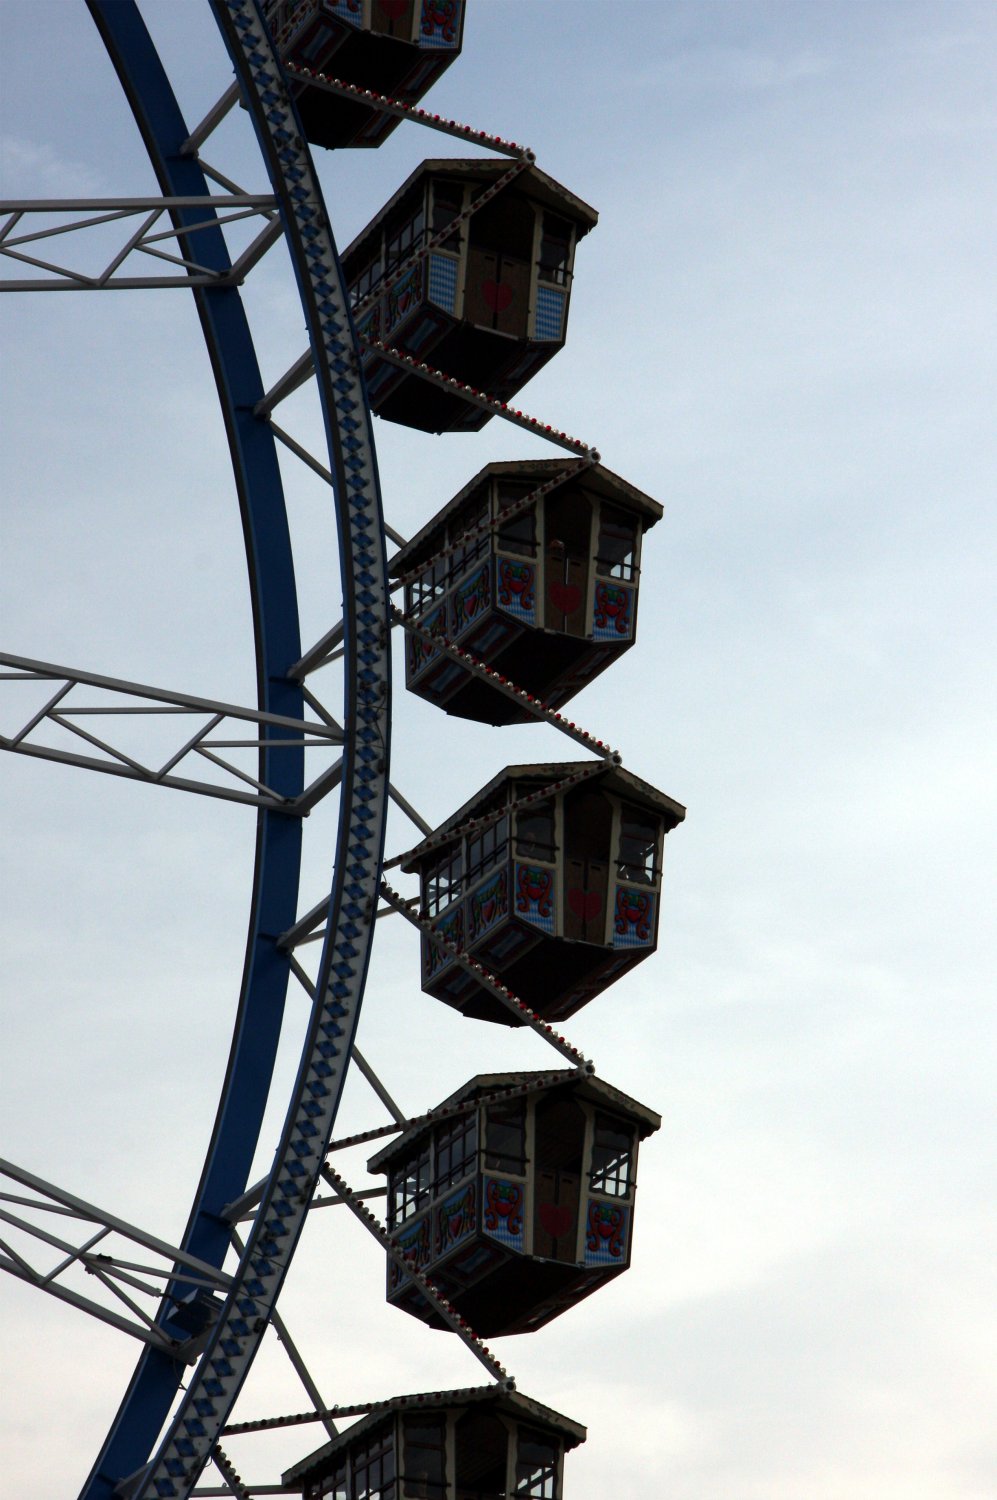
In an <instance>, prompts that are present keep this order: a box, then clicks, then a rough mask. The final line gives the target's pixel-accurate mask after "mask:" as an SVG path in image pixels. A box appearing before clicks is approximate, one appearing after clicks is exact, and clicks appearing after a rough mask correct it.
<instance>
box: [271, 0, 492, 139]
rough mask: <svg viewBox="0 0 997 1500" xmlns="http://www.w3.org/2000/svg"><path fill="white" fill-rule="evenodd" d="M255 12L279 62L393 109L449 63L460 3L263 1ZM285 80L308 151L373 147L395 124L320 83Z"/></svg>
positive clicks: (457, 41) (296, 76)
mask: <svg viewBox="0 0 997 1500" xmlns="http://www.w3.org/2000/svg"><path fill="white" fill-rule="evenodd" d="M263 13H264V16H265V17H266V20H267V24H268V25H269V27H270V31H271V34H272V36H273V38H274V41H275V42H276V45H277V51H278V53H279V54H280V56H281V58H282V59H283V60H284V61H285V62H288V63H292V64H294V66H295V68H299V69H307V70H308V72H309V73H311V74H313V75H314V74H320V73H324V74H326V75H327V76H328V77H331V78H336V79H339V80H340V81H341V82H343V83H348V84H352V85H353V86H354V87H355V88H360V89H371V90H373V91H374V93H377V94H387V95H388V96H389V97H390V98H392V99H395V100H397V101H398V102H399V103H401V104H415V103H417V102H418V100H420V99H421V98H422V97H423V95H424V94H425V93H426V91H427V89H429V88H430V87H431V86H432V85H433V84H434V83H435V82H436V80H437V78H439V76H440V74H441V73H442V72H443V71H444V69H445V68H448V67H449V66H450V64H451V63H452V62H453V60H454V58H455V57H456V56H457V54H458V53H459V52H460V47H461V38H462V35H463V30H464V0H268V3H266V0H265V3H264V6H263ZM288 83H289V87H290V90H291V94H292V95H293V97H294V99H295V101H296V103H297V106H298V113H299V114H300V116H301V123H302V125H303V126H304V130H305V135H306V136H307V138H308V139H309V141H311V142H312V144H313V145H315V146H379V145H380V144H381V142H382V141H383V140H385V139H386V138H387V137H388V136H389V135H390V134H391V132H392V131H393V130H394V128H395V126H396V125H397V124H398V122H399V120H398V116H397V115H394V114H386V113H385V112H384V111H383V110H378V109H374V108H372V107H371V106H370V105H369V104H364V103H363V102H361V101H359V100H355V99H350V98H344V97H342V96H341V95H338V94H335V93H332V92H331V91H330V90H329V89H327V88H324V87H323V86H322V82H321V79H316V78H314V77H312V78H309V77H302V76H301V74H300V73H298V72H289V74H288Z"/></svg>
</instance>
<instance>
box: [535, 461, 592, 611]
mask: <svg viewBox="0 0 997 1500" xmlns="http://www.w3.org/2000/svg"><path fill="white" fill-rule="evenodd" d="M544 557H545V578H546V603H545V609H544V624H545V626H546V627H547V629H548V630H556V631H558V632H559V633H560V634H562V635H575V636H584V635H585V634H586V626H587V617H588V611H587V605H588V587H589V571H590V568H591V559H592V504H591V501H590V500H588V499H587V498H586V496H585V495H583V494H579V492H578V491H577V490H574V491H571V492H566V491H565V489H564V488H563V487H562V488H561V489H558V490H555V491H554V493H553V494H552V495H548V496H547V499H546V500H545V501H544Z"/></svg>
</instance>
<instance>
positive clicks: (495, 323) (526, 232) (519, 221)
mask: <svg viewBox="0 0 997 1500" xmlns="http://www.w3.org/2000/svg"><path fill="white" fill-rule="evenodd" d="M534 222H535V214H534V210H533V206H532V204H531V203H529V202H528V201H527V200H526V199H522V198H519V199H517V198H516V197H515V196H502V197H500V198H496V199H494V200H493V201H492V202H491V203H488V204H486V205H485V207H484V208H481V209H479V210H478V211H477V212H476V213H475V214H474V215H473V217H472V219H471V221H470V229H469V234H470V241H469V245H468V254H467V284H466V288H465V292H464V316H465V317H466V318H467V319H468V320H469V321H470V322H471V323H474V324H475V325H476V326H477V327H479V328H494V329H495V330H496V332H498V333H507V334H510V335H511V336H512V337H513V338H515V339H525V338H526V337H527V333H528V328H529V315H530V276H531V270H532V268H531V265H530V255H531V253H532V247H533V226H534Z"/></svg>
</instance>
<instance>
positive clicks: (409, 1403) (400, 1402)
mask: <svg viewBox="0 0 997 1500" xmlns="http://www.w3.org/2000/svg"><path fill="white" fill-rule="evenodd" d="M471 1405H482V1406H484V1405H490V1406H495V1407H497V1408H498V1410H499V1411H501V1412H504V1413H505V1414H506V1415H508V1416H511V1417H515V1418H517V1419H520V1420H523V1421H527V1422H534V1423H536V1424H537V1425H538V1426H542V1427H548V1428H551V1429H553V1430H554V1431H555V1432H556V1433H557V1434H558V1436H559V1437H560V1438H561V1439H562V1441H563V1443H564V1447H565V1450H566V1451H567V1450H570V1449H571V1448H577V1446H578V1444H579V1443H584V1441H585V1438H586V1435H587V1434H586V1429H585V1428H584V1427H583V1426H582V1425H581V1423H580V1422H573V1421H572V1420H571V1418H570V1417H564V1416H562V1415H561V1413H560V1412H557V1411H554V1410H553V1408H552V1407H549V1406H543V1405H542V1404H541V1403H540V1402H539V1401H533V1400H532V1399H531V1398H530V1397H529V1396H524V1395H521V1393H520V1392H519V1391H509V1390H504V1389H503V1388H502V1387H501V1386H498V1385H488V1386H469V1387H467V1388H466V1389H464V1390H455V1391H428V1392H426V1393H425V1394H419V1395H413V1396H392V1397H390V1398H389V1399H388V1400H387V1401H377V1402H375V1403H373V1405H372V1409H371V1411H370V1412H369V1413H368V1415H367V1416H365V1417H362V1418H361V1419H360V1421H359V1422H355V1423H354V1424H353V1426H352V1427H349V1428H347V1430H346V1431H345V1432H341V1433H339V1435H338V1436H337V1437H334V1438H333V1439H332V1441H331V1442H329V1443H326V1444H324V1446H323V1447H321V1448H317V1449H316V1450H315V1452H314V1453H309V1455H308V1457H307V1458H303V1459H301V1460H300V1461H299V1462H298V1463H296V1464H295V1465H294V1466H293V1467H292V1468H290V1469H287V1470H286V1471H285V1473H284V1474H282V1475H281V1484H283V1485H285V1486H289V1485H292V1484H307V1483H308V1482H309V1480H311V1479H314V1478H317V1477H318V1475H319V1474H320V1473H321V1472H322V1470H324V1469H325V1467H326V1465H327V1462H328V1460H329V1459H330V1458H334V1457H335V1456H336V1454H338V1453H343V1452H345V1451H346V1450H347V1449H349V1448H351V1447H352V1446H353V1444H354V1443H355V1442H356V1440H357V1438H359V1437H363V1435H364V1434H365V1433H367V1432H370V1431H371V1430H372V1429H373V1428H376V1427H378V1426H380V1424H381V1423H382V1422H383V1421H384V1418H385V1417H386V1416H393V1415H394V1413H395V1412H409V1411H418V1412H432V1411H446V1410H448V1409H452V1408H454V1407H463V1406H471Z"/></svg>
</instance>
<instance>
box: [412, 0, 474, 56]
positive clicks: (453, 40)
mask: <svg viewBox="0 0 997 1500" xmlns="http://www.w3.org/2000/svg"><path fill="white" fill-rule="evenodd" d="M462 5H463V0H422V23H421V25H420V27H419V46H420V47H427V48H432V49H436V50H442V51H445V52H453V51H456V48H457V43H458V41H459V38H460V12H461V7H462Z"/></svg>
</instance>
